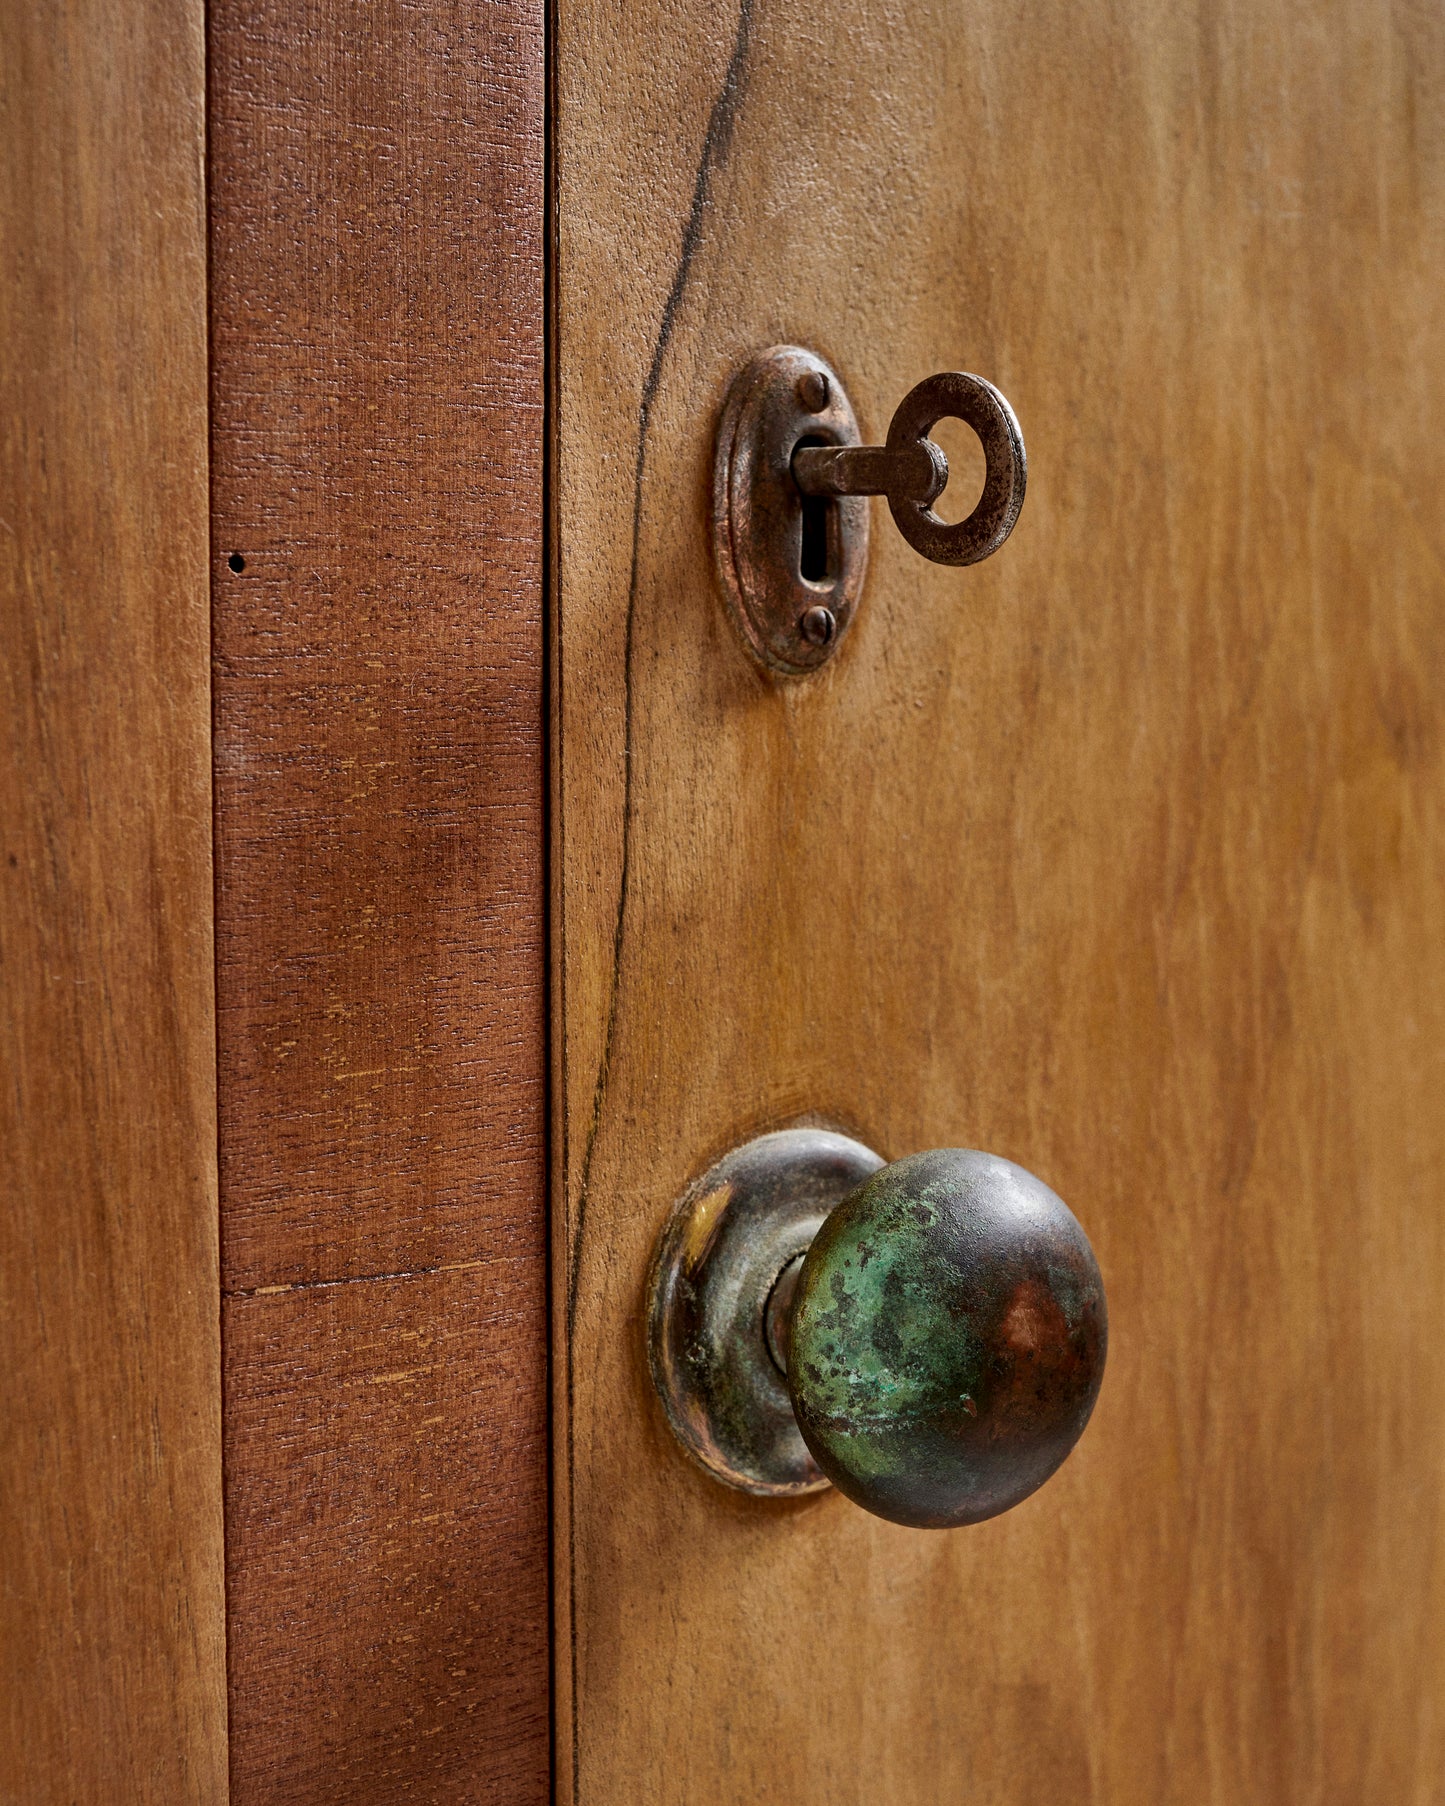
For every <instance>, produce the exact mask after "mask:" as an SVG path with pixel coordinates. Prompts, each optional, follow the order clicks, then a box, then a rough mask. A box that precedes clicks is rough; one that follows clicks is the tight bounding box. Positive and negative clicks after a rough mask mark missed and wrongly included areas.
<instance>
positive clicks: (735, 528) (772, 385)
mask: <svg viewBox="0 0 1445 1806" xmlns="http://www.w3.org/2000/svg"><path fill="white" fill-rule="evenodd" d="M857 443H858V422H857V420H856V419H855V418H854V415H853V408H852V405H851V403H850V402H849V400H848V396H847V393H846V391H845V390H844V388H843V385H842V383H841V382H840V381H839V379H838V376H837V374H836V372H835V371H833V370H831V369H830V368H829V366H828V365H827V364H825V363H824V362H823V360H822V359H821V358H819V357H815V356H814V354H813V353H812V352H811V351H805V350H803V349H802V347H801V346H798V345H775V346H773V348H772V349H771V350H770V351H764V352H763V353H762V354H761V355H760V356H758V357H756V358H755V359H754V360H753V361H752V363H750V364H749V365H748V366H747V368H746V369H744V370H742V371H740V372H739V374H738V376H737V377H736V378H735V380H734V382H733V384H732V387H731V388H730V389H729V390H728V396H727V401H726V402H725V403H724V406H723V411H722V417H721V419H720V420H719V423H718V433H717V446H716V451H715V455H714V461H713V501H712V532H713V554H714V558H715V561H716V564H717V570H718V576H719V580H720V582H721V584H722V590H723V594H724V596H725V597H726V599H727V603H728V608H729V610H730V612H731V614H732V616H733V619H734V620H735V621H736V623H737V626H738V630H739V631H740V633H741V634H742V636H743V640H744V642H745V643H746V645H747V647H748V649H749V650H750V651H751V652H752V654H753V656H754V657H755V658H756V659H758V660H759V661H760V662H761V663H762V664H764V665H766V666H767V667H768V668H769V669H770V670H772V671H777V672H780V673H782V674H784V675H790V676H801V675H802V674H804V673H806V672H809V671H816V670H817V669H818V667H819V666H820V665H822V664H824V663H826V662H827V660H828V659H830V658H831V657H832V656H833V654H834V653H835V652H836V651H837V650H838V648H839V646H840V645H841V644H842V643H843V638H844V636H845V635H846V634H847V631H848V628H849V626H850V625H851V623H852V620H853V616H854V613H855V612H856V610H857V606H858V598H859V596H860V594H861V592H862V588H863V575H864V571H865V568H866V566H867V562H868V503H867V502H866V500H863V499H862V498H860V497H852V496H850V497H845V498H843V499H841V500H839V499H818V498H811V499H810V498H807V497H805V496H804V495H803V493H802V492H801V490H800V489H799V488H798V485H797V484H796V483H795V482H794V480H793V470H792V461H793V454H794V452H795V451H796V450H797V448H798V446H799V445H800V444H808V445H819V446H843V445H856V444H857ZM824 616H826V617H827V620H826V621H825V620H824Z"/></svg>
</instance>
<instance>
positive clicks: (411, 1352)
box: [225, 1261, 547, 1806]
mask: <svg viewBox="0 0 1445 1806" xmlns="http://www.w3.org/2000/svg"><path fill="white" fill-rule="evenodd" d="M517 1290H518V1287H517V1283H516V1275H515V1273H514V1272H513V1271H510V1270H509V1266H508V1263H506V1262H505V1261H487V1262H482V1263H479V1264H477V1265H476V1266H473V1267H467V1268H465V1269H463V1270H462V1271H460V1272H455V1273H428V1274H423V1275H420V1276H418V1277H416V1278H411V1279H398V1280H378V1281H372V1282H370V1283H368V1284H365V1285H335V1286H308V1287H304V1288H301V1289H299V1290H296V1291H291V1292H287V1293H285V1294H282V1295H281V1296H279V1297H276V1296H272V1297H265V1298H233V1299H230V1300H228V1302H227V1306H226V1318H225V1331H226V1349H227V1358H228V1372H229V1375H230V1385H229V1389H228V1392H227V1414H226V1429H227V1447H228V1451H229V1455H230V1459H231V1463H232V1469H233V1472H234V1471H235V1470H236V1469H237V1468H239V1469H240V1470H241V1471H242V1472H244V1473H245V1474H246V1475H247V1476H248V1479H247V1481H246V1484H245V1485H244V1486H241V1487H238V1488H236V1489H235V1490H234V1491H233V1494H232V1501H233V1509H232V1514H231V1520H230V1525H229V1530H230V1549H231V1576H232V1579H231V1599H230V1604H231V1611H232V1614H233V1618H234V1621H235V1622H236V1624H237V1625H238V1626H242V1627H245V1626H253V1627H254V1626H258V1625H264V1627H265V1628H264V1635H256V1634H254V1632H253V1634H250V1635H248V1636H246V1637H245V1638H244V1640H243V1642H242V1644H241V1647H240V1653H239V1657H238V1660H237V1663H236V1667H235V1682H236V1684H235V1686H234V1688H233V1691H232V1705H231V1712H232V1726H233V1735H234V1741H235V1747H236V1749H237V1750H238V1752H240V1753H241V1756H242V1761H243V1766H242V1768H241V1770H240V1774H239V1777H238V1779H239V1781H240V1785H239V1786H238V1788H237V1791H236V1797H237V1799H239V1800H249V1799H252V1798H255V1799H258V1800H266V1801H271V1800H305V1801H313V1800H336V1801H338V1802H339V1801H352V1802H369V1801H376V1802H378V1806H380V1803H381V1802H385V1801H392V1800H397V1799H424V1800H448V1801H452V1800H458V1801H461V1800H498V1801H506V1802H508V1806H510V1803H511V1802H513V1801H540V1800H543V1799H545V1797H546V1792H547V1789H546V1771H545V1765H544V1763H543V1761H542V1759H541V1758H542V1754H543V1752H544V1751H545V1746H546V1738H547V1701H546V1694H545V1691H544V1690H543V1689H542V1688H541V1687H540V1686H539V1684H538V1673H537V1649H538V1640H537V1635H536V1629H537V1626H538V1625H539V1624H540V1622H541V1621H542V1619H543V1618H544V1616H545V1613H546V1609H547V1601H546V1586H545V1577H544V1575H543V1574H542V1572H541V1570H540V1568H539V1565H538V1562H537V1560H536V1547H535V1533H536V1525H537V1520H538V1515H539V1513H540V1511H541V1509H542V1504H543V1500H542V1496H541V1492H540V1489H539V1486H538V1475H539V1473H540V1472H541V1470H542V1466H543V1462H544V1460H545V1446H544V1439H545V1424H544V1423H543V1422H542V1421H541V1418H540V1415H539V1413H538V1411H537V1409H536V1385H537V1369H536V1359H535V1347H534V1343H535V1336H534V1333H533V1328H532V1324H531V1322H530V1315H531V1313H530V1311H529V1308H528V1303H527V1300H526V1298H525V1296H524V1297H523V1299H522V1301H521V1304H520V1308H519V1306H518V1303H517V1299H516V1294H517ZM399 1553H402V1554H404V1559H398V1555H399ZM320 1576H324V1577H325V1580H326V1584H324V1585H318V1577H320ZM278 1656H279V1666H280V1668H281V1670H282V1673H283V1674H284V1675H285V1677H286V1685H287V1687H288V1689H294V1688H296V1687H297V1685H298V1682H299V1683H300V1686H301V1688H302V1690H303V1697H304V1703H305V1710H304V1711H296V1710H288V1709H286V1708H285V1706H284V1705H283V1707H282V1709H281V1710H279V1711H278V1698H277V1688H276V1685H275V1682H274V1680H272V1679H271V1677H270V1673H269V1670H270V1668H271V1665H272V1664H273V1663H276V1662H277V1660H278Z"/></svg>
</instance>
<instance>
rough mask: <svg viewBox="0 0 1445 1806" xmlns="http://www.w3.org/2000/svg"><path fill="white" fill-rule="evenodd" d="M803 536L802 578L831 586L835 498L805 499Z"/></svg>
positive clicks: (819, 442)
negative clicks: (829, 583)
mask: <svg viewBox="0 0 1445 1806" xmlns="http://www.w3.org/2000/svg"><path fill="white" fill-rule="evenodd" d="M827 443H828V441H827V440H826V439H800V440H799V441H798V443H797V445H796V446H794V448H793V449H794V450H795V451H801V450H802V449H803V447H804V446H805V445H826V444H827ZM802 501H803V533H802V540H801V543H800V545H799V548H798V574H799V576H800V577H801V578H802V579H803V581H804V583H828V582H830V581H831V580H832V579H833V578H834V577H836V576H837V574H838V573H837V569H836V564H837V546H838V504H837V502H836V501H835V500H834V499H833V497H832V496H831V495H805V496H804V497H803V498H802Z"/></svg>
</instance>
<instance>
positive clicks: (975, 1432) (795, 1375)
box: [773, 1148, 1108, 1528]
mask: <svg viewBox="0 0 1445 1806" xmlns="http://www.w3.org/2000/svg"><path fill="white" fill-rule="evenodd" d="M786 1290H787V1291H791V1292H792V1293H793V1296H792V1299H791V1301H790V1302H791V1309H790V1310H787V1311H786V1312H785V1314H784V1319H783V1320H782V1321H779V1322H777V1324H776V1329H775V1339H776V1340H781V1341H785V1342H786V1347H785V1348H784V1349H783V1350H781V1351H780V1352H781V1354H782V1358H783V1360H784V1362H785V1364H786V1369H787V1376H788V1390H789V1392H790V1394H791V1396H792V1403H793V1409H794V1412H795V1413H796V1417H797V1422H798V1427H799V1429H800V1430H801V1431H802V1435H803V1440H804V1442H805V1443H806V1444H807V1447H808V1449H809V1450H810V1451H811V1453H812V1455H813V1457H814V1459H815V1460H816V1461H817V1463H818V1466H819V1467H820V1468H821V1469H822V1471H823V1473H824V1474H826V1475H827V1476H828V1478H829V1479H830V1480H832V1482H833V1484H834V1485H835V1486H837V1487H838V1489H839V1490H840V1491H841V1492H844V1493H846V1494H847V1495H848V1497H849V1498H851V1499H853V1500H855V1501H856V1503H858V1504H859V1505H862V1506H863V1507H864V1508H865V1509H866V1510H868V1511H871V1512H874V1513H876V1514H877V1515H878V1516H879V1517H884V1518H891V1519H892V1520H893V1521H894V1522H895V1523H900V1524H913V1525H919V1526H928V1527H935V1528H943V1527H947V1526H950V1525H955V1524H976V1523H978V1522H980V1521H981V1520H982V1519H984V1518H990V1517H994V1516H996V1515H997V1514H998V1513H999V1512H1001V1511H1007V1510H1008V1509H1009V1508H1010V1507H1011V1506H1013V1505H1017V1504H1018V1503H1019V1502H1020V1500H1022V1499H1025V1498H1027V1497H1028V1495H1029V1494H1030V1493H1031V1492H1033V1491H1034V1490H1035V1489H1036V1488H1037V1487H1039V1486H1042V1485H1043V1483H1044V1481H1045V1480H1047V1479H1048V1478H1049V1476H1050V1475H1051V1474H1052V1473H1054V1471H1055V1470H1056V1469H1057V1468H1058V1467H1059V1466H1060V1464H1061V1463H1062V1462H1063V1461H1064V1459H1065V1458H1066V1456H1067V1455H1068V1453H1069V1451H1070V1450H1071V1449H1072V1448H1073V1446H1074V1444H1075V1443H1076V1442H1077V1441H1078V1439H1079V1436H1080V1435H1081V1434H1082V1432H1083V1429H1084V1426H1085V1424H1086V1423H1087V1422H1088V1421H1089V1414H1090V1412H1091V1411H1092V1410H1093V1408H1094V1401H1095V1399H1096V1398H1097V1397H1098V1393H1099V1385H1100V1382H1101V1380H1102V1379H1103V1374H1104V1356H1105V1350H1106V1346H1107V1341H1108V1319H1107V1312H1106V1308H1105V1303H1104V1286H1103V1281H1102V1279H1101V1278H1100V1275H1099V1268H1098V1264H1097V1263H1096V1261H1095V1259H1094V1254H1093V1250H1092V1249H1091V1248H1090V1246H1089V1242H1088V1238H1087V1237H1086V1236H1085V1234H1084V1232H1083V1230H1082V1229H1081V1228H1080V1227H1079V1224H1078V1222H1077V1221H1076V1220H1075V1218H1074V1215H1073V1213H1072V1212H1071V1211H1070V1210H1069V1208H1068V1206H1067V1205H1066V1204H1065V1203H1064V1202H1063V1200H1062V1199H1061V1198H1059V1197H1057V1196H1056V1195H1055V1194H1054V1193H1053V1192H1052V1191H1050V1190H1049V1188H1048V1186H1046V1185H1045V1184H1044V1183H1043V1182H1042V1181H1041V1180H1039V1179H1036V1178H1034V1176H1033V1175H1032V1174H1031V1173H1028V1172H1025V1171H1024V1169H1023V1168H1022V1167H1019V1166H1014V1165H1013V1164H1012V1163H1011V1162H1010V1161H1007V1160H1000V1159H998V1158H997V1157H996V1156H994V1155H992V1154H981V1153H976V1152H974V1151H972V1150H969V1149H963V1148H940V1149H935V1150H934V1151H932V1152H930V1153H926V1154H915V1155H913V1156H912V1158H910V1159H906V1160H899V1161H895V1162H894V1163H893V1164H892V1165H891V1166H886V1167H883V1168H882V1169H881V1170H880V1171H878V1172H876V1173H875V1174H874V1175H873V1176H872V1177H871V1178H869V1179H866V1180H865V1181H864V1182H863V1183H862V1184H861V1185H859V1186H858V1187H857V1189H856V1190H854V1191H853V1192H851V1193H850V1194H849V1196H848V1197H847V1198H846V1199H844V1201H843V1202H842V1203H841V1204H839V1205H838V1207H837V1208H836V1209H835V1210H834V1211H833V1212H832V1213H831V1214H830V1215H829V1216H828V1218H827V1220H826V1221H825V1222H824V1224H823V1226H822V1228H821V1230H820V1231H819V1233H818V1235H817V1238H816V1239H815V1240H814V1241H813V1243H812V1245H811V1247H810V1248H809V1250H808V1252H807V1255H806V1256H805V1257H804V1258H803V1260H802V1261H801V1263H800V1265H799V1266H798V1267H797V1268H796V1288H794V1287H793V1286H792V1285H791V1284H789V1285H788V1286H787V1287H786ZM773 1315H774V1317H775V1318H776V1317H777V1316H778V1311H777V1306H776V1305H775V1306H774V1309H773Z"/></svg>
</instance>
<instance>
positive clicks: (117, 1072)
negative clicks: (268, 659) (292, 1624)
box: [0, 0, 226, 1806]
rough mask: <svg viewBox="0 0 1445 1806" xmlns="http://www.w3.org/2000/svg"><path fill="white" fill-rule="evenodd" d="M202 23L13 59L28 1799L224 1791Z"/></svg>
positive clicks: (91, 30) (3, 502)
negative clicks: (207, 552) (207, 563)
mask: <svg viewBox="0 0 1445 1806" xmlns="http://www.w3.org/2000/svg"><path fill="white" fill-rule="evenodd" d="M204 79H205V71H204V16H203V9H202V8H201V6H200V5H199V4H198V0H136V3H132V4H128V5H124V6H122V5H117V4H114V0H66V3H65V4H59V3H57V0H39V3H38V4H34V5H28V6H15V7H10V8H8V9H7V13H6V31H5V54H4V58H3V60H0V246H3V253H0V344H3V346H4V356H3V358H0V592H3V602H0V736H3V748H4V750H3V754H0V835H3V859H0V995H3V1006H0V1073H3V1078H0V1147H3V1149H4V1154H3V1159H0V1168H3V1193H4V1208H3V1210H0V1297H3V1299H4V1307H3V1310H0V1376H3V1378H0V1550H3V1558H0V1798H3V1799H4V1800H5V1801H7V1802H15V1806H22V1803H23V1806H44V1803H45V1802H55V1806H72V1803H73V1802H76V1801H86V1802H89V1801H100V1800H126V1801H133V1802H135V1803H136V1806H162V1803H163V1806H179V1802H181V1801H186V1802H196V1803H197V1806H208V1803H211V1802H220V1801H222V1800H224V1799H225V1797H226V1700H225V1620H224V1595H223V1574H222V1541H221V1440H220V1437H221V1431H220V1336H219V1310H220V1301H219V1289H218V1279H217V1251H216V1152H215V1038H214V1008H213V982H212V938H211V824H210V738H211V736H210V700H209V623H208V605H207V575H206V543H207V521H206V514H207V497H206V313H205V284H206V253H205V214H204V206H205V197H204V186H203V161H202V160H203V147H204V141H205V119H204Z"/></svg>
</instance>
